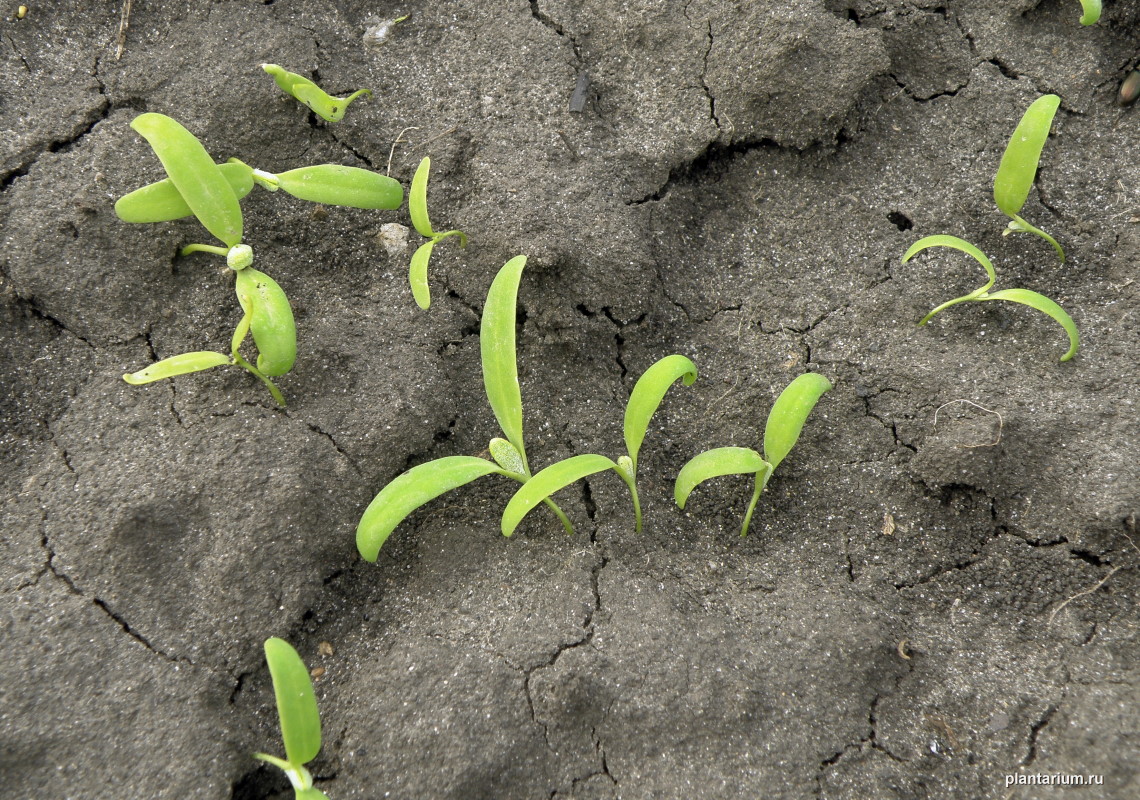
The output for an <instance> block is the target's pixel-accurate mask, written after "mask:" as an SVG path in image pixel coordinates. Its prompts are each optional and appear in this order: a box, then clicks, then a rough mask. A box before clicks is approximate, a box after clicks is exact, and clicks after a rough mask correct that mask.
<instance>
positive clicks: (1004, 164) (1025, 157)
mask: <svg viewBox="0 0 1140 800" xmlns="http://www.w3.org/2000/svg"><path fill="white" fill-rule="evenodd" d="M1060 105H1061V98H1060V97H1058V96H1057V95H1055V94H1047V95H1044V96H1042V97H1038V98H1037V99H1036V100H1034V101H1033V104H1032V105H1031V106H1029V108H1028V109H1026V111H1025V114H1024V115H1023V116H1022V118H1021V122H1019V123H1017V128H1016V129H1015V130H1014V132H1013V136H1012V137H1010V140H1009V144H1008V145H1006V148H1005V153H1003V154H1002V157H1001V164H999V165H998V171H997V175H996V176H995V177H994V202H995V203H997V207H998V208H999V209H1001V212H1002V213H1003V214H1005V215H1006V216H1007V217H1009V218H1010V223H1009V225H1008V226H1007V227H1006V229H1005V230H1004V231H1002V235H1003V236H1008V235H1009V234H1010V233H1016V232H1023V233H1032V234H1035V235H1037V236H1040V237H1041V238H1042V239H1044V240H1045V241H1047V242H1048V243H1049V244H1051V245H1053V249H1054V250H1056V251H1057V255H1058V256H1060V258H1061V262H1062V263H1064V261H1065V251H1064V250H1062V249H1061V245H1059V244H1057V240H1056V239H1054V238H1053V237H1052V236H1050V235H1049V234H1047V233H1046V232H1045V231H1043V230H1041V229H1040V228H1035V227H1033V226H1032V225H1030V224H1029V223H1028V222H1026V221H1025V220H1023V219H1022V218H1021V217H1020V216H1018V215H1019V214H1020V213H1021V209H1022V207H1023V206H1024V205H1025V201H1026V199H1028V197H1029V190H1030V189H1031V188H1032V187H1033V180H1034V178H1035V177H1036V176H1037V164H1038V162H1039V161H1040V160H1041V150H1042V148H1044V147H1045V140H1046V139H1048V138H1049V127H1050V126H1051V125H1052V124H1053V116H1054V115H1055V114H1056V113H1057V109H1058V108H1059V107H1060Z"/></svg>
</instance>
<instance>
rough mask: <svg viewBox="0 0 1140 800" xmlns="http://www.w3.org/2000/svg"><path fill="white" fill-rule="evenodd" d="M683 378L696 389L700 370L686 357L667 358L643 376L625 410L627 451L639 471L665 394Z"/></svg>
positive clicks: (654, 365) (635, 385)
mask: <svg viewBox="0 0 1140 800" xmlns="http://www.w3.org/2000/svg"><path fill="white" fill-rule="evenodd" d="M679 378H683V379H684V384H685V385H686V386H692V385H693V382H694V381H696V379H697V368H696V367H695V366H694V365H693V362H692V361H690V360H689V359H687V358H685V357H684V356H680V355H672V356H665V357H664V358H662V359H661V360H660V361H658V362H657V363H655V364H653V365H652V366H651V367H649V369H647V370H645V372H644V373H642V375H641V377H640V378H638V379H637V383H636V384H634V387H633V392H631V393H630V395H629V403H628V404H627V405H626V407H625V447H626V451H627V452H628V453H629V457H630V460H631V461H632V462H633V470H634V472H635V473H636V470H637V453H638V451H639V450H641V443H642V442H643V441H644V440H645V432H646V431H647V430H648V429H649V421H650V420H651V419H652V418H653V415H654V414H655V413H656V412H657V409H658V407H659V406H660V405H661V400H662V399H663V398H664V397H665V393H666V392H667V391H669V387H670V386H672V385H673V384H674V383H675V382H676V381H677V380H678V379H679Z"/></svg>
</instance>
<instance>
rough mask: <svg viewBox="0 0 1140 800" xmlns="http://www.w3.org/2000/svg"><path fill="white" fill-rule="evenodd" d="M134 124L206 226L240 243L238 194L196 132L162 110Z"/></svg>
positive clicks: (139, 117)
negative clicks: (161, 112) (189, 129)
mask: <svg viewBox="0 0 1140 800" xmlns="http://www.w3.org/2000/svg"><path fill="white" fill-rule="evenodd" d="M131 127H132V128H134V129H135V130H136V131H138V132H139V134H140V135H142V137H143V138H144V139H146V140H147V142H148V143H149V144H150V146H151V148H152V149H153V150H154V152H155V155H157V156H158V160H159V161H161V162H162V166H163V169H165V170H166V174H167V175H169V176H170V180H171V181H172V182H173V183H174V187H175V188H176V189H177V190H178V193H179V194H180V195H182V199H183V200H185V201H186V205H187V206H188V207H189V208H190V210H191V211H193V212H194V216H196V217H197V218H198V221H199V222H201V223H202V225H203V227H205V228H206V230H208V231H209V232H210V233H211V234H213V235H214V236H216V237H218V238H219V239H221V240H222V241H223V242H225V243H226V244H227V245H228V246H230V247H233V246H234V245H236V244H238V243H240V242H241V232H242V221H241V205H240V204H239V203H238V198H237V195H235V194H234V190H233V189H232V188H230V184H229V181H227V180H226V178H225V177H224V176H223V175H222V172H221V170H220V169H219V168H218V165H217V164H215V163H214V159H212V158H210V155H209V153H207V152H206V148H204V147H202V143H201V142H199V141H198V140H197V139H196V138H195V137H194V134H192V133H190V131H188V130H186V129H185V128H184V127H182V125H180V124H179V123H178V122H176V121H175V120H173V119H171V118H170V117H168V116H165V115H163V114H154V113H146V114H140V115H139V116H137V117H135V118H134V120H133V121H132V122H131Z"/></svg>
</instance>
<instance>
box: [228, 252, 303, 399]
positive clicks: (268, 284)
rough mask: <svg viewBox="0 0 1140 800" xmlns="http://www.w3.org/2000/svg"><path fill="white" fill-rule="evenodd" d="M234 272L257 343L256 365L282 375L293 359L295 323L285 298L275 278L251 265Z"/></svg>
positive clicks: (295, 346) (243, 306) (295, 348)
mask: <svg viewBox="0 0 1140 800" xmlns="http://www.w3.org/2000/svg"><path fill="white" fill-rule="evenodd" d="M235 275H236V276H237V280H236V288H237V296H238V302H239V303H241V307H242V310H244V311H245V312H246V313H248V314H249V330H250V333H252V334H253V342H254V344H256V345H257V368H258V370H260V371H261V372H263V373H265V374H266V375H272V376H276V375H284V374H285V373H286V372H288V371H289V370H291V369H293V362H294V361H296V359H297V326H296V323H295V322H294V320H293V308H292V306H290V305H289V298H288V297H286V296H285V292H284V290H283V289H282V288H281V287H280V286H279V285H278V283H277V281H275V280H273V279H272V278H270V277H269V276H268V275H266V274H265V273H264V272H259V271H257V270H256V269H254V268H253V267H246V268H245V269H243V270H240V271H239V272H237V273H235Z"/></svg>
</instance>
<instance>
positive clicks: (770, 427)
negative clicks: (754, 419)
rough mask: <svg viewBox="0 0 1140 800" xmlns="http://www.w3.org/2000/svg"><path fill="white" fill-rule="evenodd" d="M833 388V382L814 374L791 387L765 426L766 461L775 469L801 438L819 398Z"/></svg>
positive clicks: (807, 375) (790, 385)
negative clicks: (809, 415)
mask: <svg viewBox="0 0 1140 800" xmlns="http://www.w3.org/2000/svg"><path fill="white" fill-rule="evenodd" d="M830 388H831V381H829V380H828V379H827V378H825V377H823V376H822V375H818V374H816V373H814V372H807V373H804V374H803V375H800V376H799V377H798V378H796V379H795V380H794V381H792V382H791V383H789V384H788V386H787V388H785V389H784V391H782V392H780V396H779V397H777V398H776V402H775V403H774V404H773V405H772V410H771V411H769V412H768V422H767V424H766V425H765V426H764V457H765V459H766V460H767V461H768V463H769V464H771V465H772V469H775V468H776V467H778V466H779V465H780V462H781V461H783V460H784V457H785V456H787V455H788V453H789V452H791V450H792V448H793V447H794V446H795V444H796V441H797V440H798V439H799V438H800V431H801V430H803V427H804V422H805V421H806V420H807V417H808V414H810V413H811V410H812V409H813V408H815V404H816V402H817V401H818V400H819V398H820V396H821V395H822V394H823V393H824V392H826V391H828V390H829V389H830Z"/></svg>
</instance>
